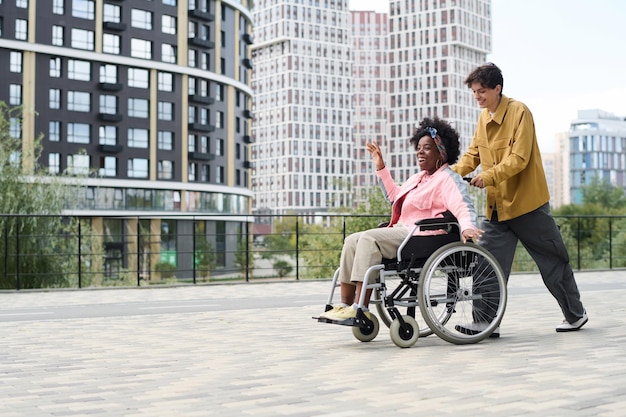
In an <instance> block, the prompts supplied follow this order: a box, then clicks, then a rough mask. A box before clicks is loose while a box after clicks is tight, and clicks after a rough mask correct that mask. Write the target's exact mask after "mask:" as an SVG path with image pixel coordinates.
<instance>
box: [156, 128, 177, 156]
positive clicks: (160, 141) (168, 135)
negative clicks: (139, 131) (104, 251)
mask: <svg viewBox="0 0 626 417" xmlns="http://www.w3.org/2000/svg"><path fill="white" fill-rule="evenodd" d="M157 149H161V150H164V151H171V150H172V149H174V132H169V131H167V130H159V131H158V132H157Z"/></svg>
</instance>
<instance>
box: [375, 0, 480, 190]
mask: <svg viewBox="0 0 626 417" xmlns="http://www.w3.org/2000/svg"><path fill="white" fill-rule="evenodd" d="M390 4H391V9H390V13H389V51H390V52H389V66H390V68H389V73H390V81H389V94H390V103H389V121H388V127H389V130H388V137H387V143H388V146H387V149H385V151H386V155H387V162H388V167H389V168H390V169H391V172H392V174H393V176H394V178H395V179H396V180H397V181H403V180H404V179H406V178H408V177H409V176H410V175H411V174H413V173H415V170H416V161H415V150H414V149H413V147H412V146H411V145H410V143H409V139H410V138H411V136H412V135H413V132H414V129H415V126H416V124H418V123H419V122H420V120H422V119H423V118H424V117H427V116H428V117H432V116H439V117H441V118H443V119H446V120H447V121H449V122H451V124H452V125H453V126H454V127H455V128H456V129H457V130H458V132H459V133H460V135H461V139H462V143H461V151H464V150H465V149H467V147H468V146H469V142H470V140H471V138H472V136H473V134H474V129H475V127H476V121H477V120H478V116H479V114H480V111H481V109H480V108H479V107H478V105H477V104H476V101H475V100H474V98H473V96H472V92H471V90H470V89H469V88H467V86H466V85H465V83H464V81H465V79H466V78H467V76H468V75H469V73H470V72H471V71H472V70H473V69H474V68H475V67H477V66H479V65H482V64H484V63H485V62H486V60H487V54H488V53H489V52H491V0H474V1H460V0H448V1H419V2H418V1H406V2H405V1H392V2H390Z"/></svg>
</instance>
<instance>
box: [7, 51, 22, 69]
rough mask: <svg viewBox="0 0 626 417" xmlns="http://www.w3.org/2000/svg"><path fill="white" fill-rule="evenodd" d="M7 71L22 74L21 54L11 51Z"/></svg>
mask: <svg viewBox="0 0 626 417" xmlns="http://www.w3.org/2000/svg"><path fill="white" fill-rule="evenodd" d="M9 71H11V72H18V73H21V72H22V53H21V52H17V51H11V54H10V58H9Z"/></svg>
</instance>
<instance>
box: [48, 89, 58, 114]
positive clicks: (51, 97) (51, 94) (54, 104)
mask: <svg viewBox="0 0 626 417" xmlns="http://www.w3.org/2000/svg"><path fill="white" fill-rule="evenodd" d="M48 107H49V108H51V109H60V108H61V90H59V89H58V88H51V89H50V90H49V91H48Z"/></svg>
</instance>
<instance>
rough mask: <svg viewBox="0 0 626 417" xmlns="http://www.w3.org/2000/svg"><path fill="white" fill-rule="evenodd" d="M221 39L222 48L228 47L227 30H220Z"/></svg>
mask: <svg viewBox="0 0 626 417" xmlns="http://www.w3.org/2000/svg"><path fill="white" fill-rule="evenodd" d="M220 40H221V44H222V48H226V32H224V31H223V30H222V31H221V32H220Z"/></svg>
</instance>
